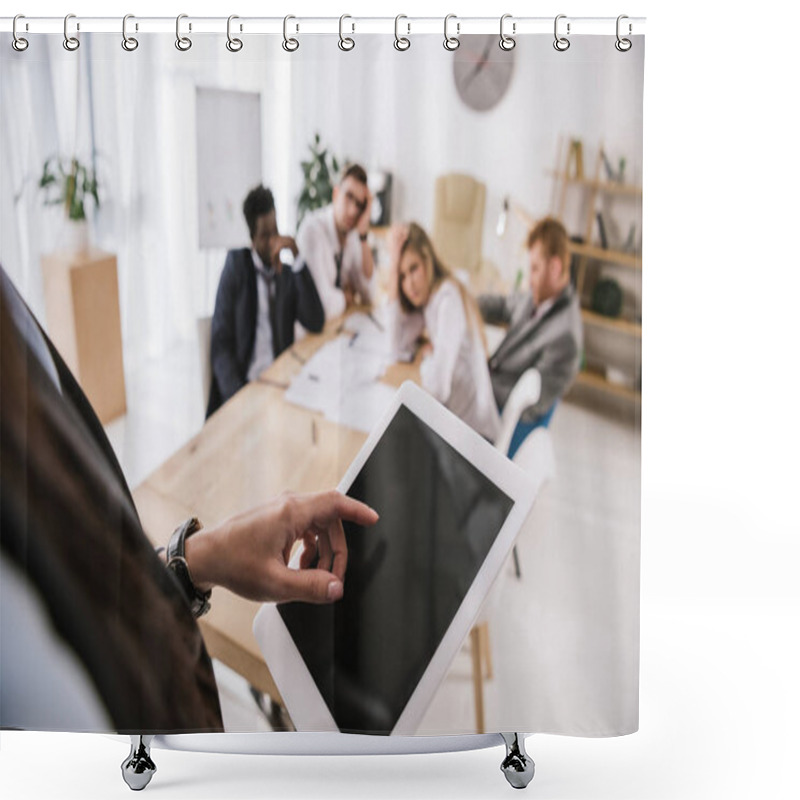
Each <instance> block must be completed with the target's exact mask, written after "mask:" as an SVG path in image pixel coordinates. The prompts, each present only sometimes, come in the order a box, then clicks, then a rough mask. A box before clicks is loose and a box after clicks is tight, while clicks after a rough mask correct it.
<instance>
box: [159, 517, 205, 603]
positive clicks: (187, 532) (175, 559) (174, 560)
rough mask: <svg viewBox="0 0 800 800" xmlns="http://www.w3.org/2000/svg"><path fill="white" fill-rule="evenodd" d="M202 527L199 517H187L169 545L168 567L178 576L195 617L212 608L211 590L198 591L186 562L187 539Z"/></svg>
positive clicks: (176, 530) (171, 538) (174, 533)
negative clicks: (210, 600)
mask: <svg viewBox="0 0 800 800" xmlns="http://www.w3.org/2000/svg"><path fill="white" fill-rule="evenodd" d="M202 527H203V526H202V525H201V524H200V521H199V520H198V519H197V517H192V518H191V519H187V520H186V522H184V523H182V524H181V525H179V526H178V527H177V528H176V529H175V531H174V532H173V534H172V536H171V537H170V540H169V544H168V545H167V567H169V569H171V570H172V573H173V575H175V577H176V578H177V580H178V583H179V584H180V587H181V589H182V590H183V593H184V595H185V597H186V600H187V602H188V603H189V606H190V607H191V609H192V614H193V615H194V616H195V618H197V617H202V616H203V614H205V613H207V612H208V610H209V609H210V608H211V603H210V602H209V599H210V598H211V590H210V589H209V590H208V591H207V592H200V591H198V589H197V587H196V586H195V585H194V581H193V580H192V574H191V573H190V572H189V565H188V564H187V563H186V539H187V538H188V537H189V536H191V535H192V534H193V533H197V531H199V530H200V529H201V528H202Z"/></svg>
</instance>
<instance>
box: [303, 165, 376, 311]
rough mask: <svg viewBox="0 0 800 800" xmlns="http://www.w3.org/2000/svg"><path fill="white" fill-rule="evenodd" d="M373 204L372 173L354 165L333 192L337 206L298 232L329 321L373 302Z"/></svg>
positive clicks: (305, 222) (312, 216)
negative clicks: (356, 305) (369, 183)
mask: <svg viewBox="0 0 800 800" xmlns="http://www.w3.org/2000/svg"><path fill="white" fill-rule="evenodd" d="M371 205H372V195H371V194H370V192H369V189H368V187H367V173H366V172H365V171H364V168H363V167H361V166H359V165H358V164H352V165H350V166H349V167H348V168H347V169H346V170H345V172H344V174H343V175H342V179H341V181H340V182H339V185H338V186H334V187H333V202H332V203H331V204H330V205H327V206H324V207H323V208H319V209H317V210H316V211H313V212H311V213H309V214H307V215H306V216H305V217H304V218H303V222H302V224H301V225H300V230H298V232H297V239H296V241H297V248H298V250H299V251H300V257H301V258H302V259H303V261H305V263H306V264H307V266H308V269H309V271H310V272H311V275H312V277H313V278H314V283H315V284H316V286H317V292H318V293H319V297H320V300H321V301H322V307H323V308H324V309H325V319H326V320H329V319H334V318H335V317H338V316H340V315H341V314H343V313H344V311H345V309H346V308H347V307H348V306H350V305H353V304H354V303H368V302H369V300H370V294H371V292H370V282H371V280H372V275H373V272H374V269H375V265H374V263H373V260H372V251H371V250H370V248H369V244H368V243H367V234H368V233H369V215H370V207H371Z"/></svg>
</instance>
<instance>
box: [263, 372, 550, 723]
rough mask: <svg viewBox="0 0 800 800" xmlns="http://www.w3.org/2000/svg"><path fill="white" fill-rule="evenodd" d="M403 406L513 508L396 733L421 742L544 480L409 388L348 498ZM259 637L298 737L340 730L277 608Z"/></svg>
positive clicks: (365, 449) (268, 610) (398, 397)
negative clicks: (421, 729)
mask: <svg viewBox="0 0 800 800" xmlns="http://www.w3.org/2000/svg"><path fill="white" fill-rule="evenodd" d="M401 405H404V406H406V408H407V409H408V410H409V411H411V412H412V413H413V414H414V415H415V416H417V417H418V418H419V419H420V420H421V421H422V422H424V423H425V424H427V425H428V426H430V427H431V428H432V429H433V430H434V431H435V432H436V433H437V434H438V435H439V436H441V437H442V439H444V441H446V442H447V443H448V444H449V445H450V446H451V447H453V449H455V450H456V451H457V452H458V453H459V454H460V455H461V456H462V457H463V458H465V459H467V460H468V461H469V462H470V463H471V464H473V465H474V466H475V468H476V469H478V470H479V471H480V472H481V473H482V474H483V475H485V476H486V477H487V478H488V479H489V480H490V481H491V482H492V483H494V484H495V485H496V486H497V487H498V488H499V489H500V490H502V491H503V492H504V493H505V494H506V495H508V497H509V498H510V499H511V501H512V503H513V505H512V507H511V510H510V512H509V514H508V516H507V517H506V520H505V522H504V523H503V526H502V527H501V528H500V531H499V532H498V534H497V536H496V537H495V541H494V544H493V545H492V547H491V548H490V550H489V553H488V555H487V556H486V558H485V560H484V562H483V564H482V565H481V567H480V569H479V570H478V573H477V575H476V576H475V579H474V580H473V582H472V585H471V586H470V588H469V590H468V591H467V593H466V595H465V596H464V599H463V600H462V601H461V605H460V606H459V609H458V611H457V612H456V615H455V616H454V617H453V619H452V621H451V622H450V625H449V626H448V628H447V631H446V632H445V634H444V636H443V637H442V640H441V642H440V643H439V646H438V648H437V649H436V652H435V653H434V655H433V657H432V658H431V660H430V661H429V662H428V666H427V667H426V669H425V672H424V674H423V676H422V678H421V679H420V680H419V682H418V684H417V687H416V689H415V690H414V692H413V693H412V695H411V697H410V698H409V700H408V702H407V703H406V706H405V708H404V709H403V712H402V713H401V715H400V717H399V718H398V720H397V723H396V724H395V727H394V728H393V729H392V731H391V734H392V735H413V734H414V733H415V732H416V730H417V728H418V726H419V724H420V722H421V721H422V718H423V716H424V715H425V712H426V711H427V709H428V707H429V705H430V702H431V700H432V699H433V696H434V694H435V692H436V689H437V688H438V686H439V684H440V683H441V681H442V680H443V679H444V677H445V675H446V674H447V670H448V669H449V667H450V664H451V663H452V661H453V659H454V658H455V656H456V655H457V653H458V651H459V649H460V648H461V645H462V643H463V641H464V639H465V638H466V636H467V635H468V634H469V632H470V629H471V628H472V625H473V623H474V621H475V619H476V617H477V616H478V613H479V612H480V608H481V605H482V604H483V601H484V600H485V598H486V595H487V594H488V592H489V590H490V588H491V586H492V584H493V583H494V581H495V579H496V578H497V575H498V574H499V572H500V569H501V567H502V565H503V563H504V562H505V559H506V557H507V556H508V553H509V552H510V551H511V548H512V547H513V544H514V540H515V539H516V536H517V534H518V532H519V530H520V528H521V527H522V525H523V523H524V521H525V519H526V517H527V516H528V514H529V513H530V510H531V507H532V505H533V501H534V499H535V495H536V490H537V488H538V484H539V481H536V480H535V477H534V476H532V475H529V474H527V473H525V472H523V470H521V469H520V468H519V467H517V466H516V465H515V464H513V463H512V462H511V461H510V460H509V459H507V458H506V457H505V456H503V455H501V454H500V453H499V451H498V450H496V449H495V448H494V447H493V446H492V445H491V444H490V443H489V442H487V441H486V440H485V439H484V438H483V437H482V436H480V435H479V434H477V433H476V432H475V431H474V430H473V429H472V428H470V427H469V426H468V425H466V424H465V423H464V422H462V421H461V420H460V419H459V418H458V417H456V416H455V415H454V414H452V413H451V412H450V411H448V410H447V409H446V408H445V407H444V406H442V405H441V404H440V403H438V402H437V401H436V400H434V399H433V398H432V397H431V396H430V395H429V394H428V393H427V392H425V391H424V390H422V389H421V388H420V387H419V386H417V385H416V384H415V383H412V382H411V381H406V382H405V383H403V385H402V386H401V387H400V389H399V390H398V391H397V393H396V394H395V397H394V398H393V400H392V403H391V404H390V405H389V407H388V408H387V409H386V412H385V413H384V415H383V416H382V417H381V419H380V421H379V423H378V424H377V425H376V426H375V427H374V428H373V430H372V431H371V433H370V434H369V435H368V437H367V439H366V441H365V442H364V444H363V445H362V447H361V449H360V450H359V452H358V455H357V456H356V457H355V459H354V460H353V462H352V463H351V464H350V466H349V468H348V469H347V471H346V472H345V474H344V476H343V477H342V480H341V481H340V482H339V486H338V487H337V488H338V490H339V491H340V492H342V493H343V494H346V493H347V490H348V489H349V488H350V486H351V485H352V483H353V481H354V480H355V478H356V477H357V476H358V474H359V472H360V471H361V469H362V467H363V466H364V464H365V463H366V461H367V459H368V458H369V456H370V455H371V454H372V451H373V450H374V449H375V447H376V445H377V444H378V442H379V441H380V439H381V437H382V436H383V433H384V431H385V430H386V429H387V427H388V426H389V424H390V422H391V421H392V419H393V418H394V415H395V414H396V413H397V411H398V409H399V408H400V406H401ZM253 633H254V634H255V637H256V640H257V642H258V644H259V647H260V648H261V650H262V652H263V654H264V658H265V660H266V662H267V665H268V667H269V670H270V672H271V674H272V677H273V679H274V680H275V683H276V685H277V687H278V690H279V691H280V693H281V696H282V697H283V700H284V703H285V704H286V708H287V710H288V711H289V715H290V716H291V718H292V721H293V722H294V724H295V727H296V728H297V730H302V731H338V730H339V728H338V726H337V725H336V721H335V720H334V718H333V716H332V714H331V712H330V709H329V708H328V706H327V704H326V702H325V700H324V699H323V697H322V694H321V693H320V691H319V689H318V688H317V685H316V683H315V681H314V679H313V678H312V676H311V674H310V672H309V671H308V668H307V667H306V664H305V661H304V660H303V657H302V655H301V654H300V652H299V650H298V649H297V647H296V645H295V643H294V640H293V639H292V637H291V634H290V633H289V630H288V628H287V627H286V625H285V624H284V622H283V619H282V617H281V615H280V613H279V612H278V610H277V606H276V605H275V604H273V603H267V604H264V605H263V606H262V608H261V609H260V610H259V612H258V614H257V615H256V618H255V621H254V622H253ZM453 733H457V731H453Z"/></svg>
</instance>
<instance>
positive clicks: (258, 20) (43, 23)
mask: <svg viewBox="0 0 800 800" xmlns="http://www.w3.org/2000/svg"><path fill="white" fill-rule="evenodd" d="M181 16H182V19H181V27H182V30H184V31H187V32H189V33H191V34H192V35H195V34H209V33H213V34H222V35H225V34H226V33H227V32H228V30H229V22H228V18H227V17H194V16H191V15H185V16H184V15H181ZM504 16H505V20H504V22H505V26H506V30H507V31H508V33H509V34H511V33H512V32H513V34H514V35H515V36H519V35H524V34H536V33H546V34H551V35H552V34H553V22H554V17H514V16H510V15H504ZM345 17H346V21H345V22H344V23H343V22H342V20H341V19H340V18H339V17H303V16H297V17H294V16H292V17H290V18H289V19H291V29H292V33H297V34H303V35H306V34H340V33H341V31H342V25H343V24H344V31H345V32H346V33H348V34H350V33H359V34H361V33H385V34H394V33H395V31H396V25H397V22H396V20H395V18H394V17H353V16H350V15H345ZM559 17H560V21H559V23H558V24H559V25H560V26H561V29H562V30H563V31H564V32H567V33H568V34H569V35H570V36H576V35H577V36H580V35H585V34H588V35H592V34H593V35H603V34H607V35H614V34H615V33H616V32H617V18H615V17H569V16H565V15H559ZM175 22H176V18H175V17H137V16H135V15H129V16H128V18H127V22H126V25H127V31H128V33H134V32H136V33H139V34H142V33H174V32H175ZM624 22H625V25H624V28H625V30H624V34H625V35H626V36H631V35H633V36H636V35H641V34H644V32H645V17H625V18H624ZM13 23H14V18H13V17H0V32H3V33H11V31H12V30H13ZM122 24H123V22H122V17H82V16H79V15H74V16H73V15H70V20H69V26H70V31H72V32H76V33H109V34H111V33H114V34H120V33H121V32H122ZM443 24H444V17H406V16H402V22H401V30H402V33H404V34H405V33H410V34H427V33H430V34H439V35H441V34H442V30H443ZM284 25H285V19H284V17H236V18H235V24H234V25H233V30H234V31H235V33H236V34H237V35H238V34H245V35H249V34H278V35H283V34H284ZM499 25H500V16H497V17H458V16H453V17H452V18H451V19H450V26H451V30H452V31H453V33H455V34H456V35H461V36H463V35H465V34H472V33H497V32H498V30H499V27H498V26H499ZM567 26H569V29H567ZM16 29H17V33H18V34H19V35H25V34H39V33H63V31H64V17H36V16H30V17H28V16H22V15H20V17H19V18H18V20H17V26H16ZM512 29H513V30H512Z"/></svg>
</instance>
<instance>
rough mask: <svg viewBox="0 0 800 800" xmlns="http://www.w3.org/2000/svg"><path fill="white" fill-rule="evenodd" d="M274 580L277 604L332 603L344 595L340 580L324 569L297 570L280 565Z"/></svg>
mask: <svg viewBox="0 0 800 800" xmlns="http://www.w3.org/2000/svg"><path fill="white" fill-rule="evenodd" d="M274 578H275V584H274V587H275V595H276V597H277V600H278V602H279V603H286V602H290V601H293V600H294V601H300V602H303V603H334V602H336V601H337V600H339V599H341V597H342V595H343V594H344V586H343V584H342V582H341V580H339V578H337V577H336V576H335V575H334V574H333V573H332V572H328V571H327V570H324V569H299V570H298V569H290V568H289V567H286V566H283V565H280V567H279V572H278V573H277V574H276V575H275V576H274Z"/></svg>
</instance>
